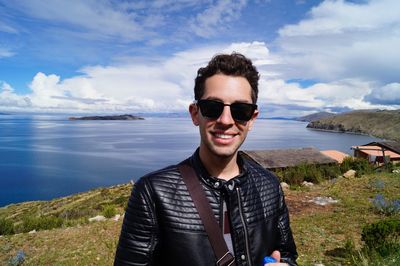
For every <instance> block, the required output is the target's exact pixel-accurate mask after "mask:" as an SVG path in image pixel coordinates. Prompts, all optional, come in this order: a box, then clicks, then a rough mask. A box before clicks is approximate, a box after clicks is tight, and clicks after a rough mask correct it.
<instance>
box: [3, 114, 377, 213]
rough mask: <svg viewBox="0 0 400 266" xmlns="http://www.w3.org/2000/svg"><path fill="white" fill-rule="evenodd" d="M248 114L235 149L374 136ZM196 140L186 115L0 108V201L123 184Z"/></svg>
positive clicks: (327, 145) (336, 143)
mask: <svg viewBox="0 0 400 266" xmlns="http://www.w3.org/2000/svg"><path fill="white" fill-rule="evenodd" d="M306 125H307V123H304V122H296V121H289V120H267V119H259V120H257V121H256V123H255V126H254V128H253V130H252V131H251V132H250V133H249V136H248V138H247V140H246V142H245V144H244V145H243V146H242V149H254V150H255V149H257V150H260V149H280V148H296V147H315V148H318V149H320V150H324V149H336V150H340V151H343V152H346V153H349V154H350V153H351V150H350V147H351V146H353V145H361V144H366V143H368V142H371V141H376V140H378V139H375V138H371V137H367V136H360V135H352V134H343V133H329V132H320V131H313V130H308V129H306ZM198 144H199V137H198V129H197V128H196V127H194V126H193V125H192V123H191V120H190V118H189V117H188V118H160V117H149V118H146V120H137V121H69V120H67V117H66V116H44V115H37V116H27V115H0V184H1V185H0V206H4V205H7V204H10V203H16V202H21V201H28V200H47V199H52V198H55V197H60V196H66V195H69V194H72V193H77V192H82V191H87V190H89V189H92V188H96V187H100V186H110V185H114V184H121V183H127V182H128V181H129V180H137V178H139V177H140V176H142V175H143V174H145V173H147V172H150V171H153V170H156V169H159V168H161V167H164V166H167V165H169V164H173V163H176V162H179V161H181V160H183V159H185V158H186V157H188V156H190V155H191V154H192V153H193V151H194V150H195V149H196V148H197V146H198Z"/></svg>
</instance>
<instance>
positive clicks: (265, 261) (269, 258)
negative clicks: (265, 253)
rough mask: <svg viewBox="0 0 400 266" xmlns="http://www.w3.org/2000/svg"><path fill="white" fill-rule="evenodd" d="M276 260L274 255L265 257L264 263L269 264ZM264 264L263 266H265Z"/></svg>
mask: <svg viewBox="0 0 400 266" xmlns="http://www.w3.org/2000/svg"><path fill="white" fill-rule="evenodd" d="M273 262H276V259H274V258H273V257H264V260H263V263H264V264H268V263H273ZM264 264H263V266H264Z"/></svg>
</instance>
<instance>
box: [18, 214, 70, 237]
mask: <svg viewBox="0 0 400 266" xmlns="http://www.w3.org/2000/svg"><path fill="white" fill-rule="evenodd" d="M62 225H63V219H61V218H59V217H55V216H43V217H32V216H29V217H25V218H24V219H23V222H22V232H24V233H26V232H30V231H32V230H49V229H53V228H59V227H61V226H62Z"/></svg>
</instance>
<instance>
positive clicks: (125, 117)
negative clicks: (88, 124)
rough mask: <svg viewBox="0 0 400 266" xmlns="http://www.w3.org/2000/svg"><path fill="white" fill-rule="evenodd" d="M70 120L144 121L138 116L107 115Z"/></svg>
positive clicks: (72, 118)
mask: <svg viewBox="0 0 400 266" xmlns="http://www.w3.org/2000/svg"><path fill="white" fill-rule="evenodd" d="M68 119H69V120H144V118H143V117H140V116H136V115H128V114H125V115H106V116H82V117H70V118H68Z"/></svg>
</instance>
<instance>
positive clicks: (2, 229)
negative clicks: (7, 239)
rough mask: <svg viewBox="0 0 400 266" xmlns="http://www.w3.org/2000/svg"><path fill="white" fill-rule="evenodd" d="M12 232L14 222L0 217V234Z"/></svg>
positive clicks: (10, 233)
mask: <svg viewBox="0 0 400 266" xmlns="http://www.w3.org/2000/svg"><path fill="white" fill-rule="evenodd" d="M12 234H14V224H13V222H12V221H10V220H7V219H5V218H2V219H0V235H12Z"/></svg>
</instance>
